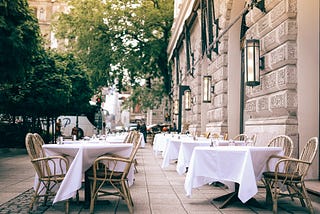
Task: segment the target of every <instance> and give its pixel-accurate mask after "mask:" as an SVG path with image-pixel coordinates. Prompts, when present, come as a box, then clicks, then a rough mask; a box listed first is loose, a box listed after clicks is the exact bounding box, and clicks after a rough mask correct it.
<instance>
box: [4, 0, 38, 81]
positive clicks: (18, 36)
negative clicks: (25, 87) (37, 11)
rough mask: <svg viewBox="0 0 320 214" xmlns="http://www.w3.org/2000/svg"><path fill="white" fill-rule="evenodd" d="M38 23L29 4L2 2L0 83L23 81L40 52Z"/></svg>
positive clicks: (16, 0)
mask: <svg viewBox="0 0 320 214" xmlns="http://www.w3.org/2000/svg"><path fill="white" fill-rule="evenodd" d="M39 32H40V31H39V26H38V23H37V20H36V19H35V17H34V16H33V15H32V13H31V12H30V11H29V7H28V3H27V0H15V1H10V0H2V1H1V2H0V83H4V82H6V83H8V82H15V81H19V80H21V79H23V78H24V77H25V76H26V72H27V71H28V69H30V66H31V65H30V62H31V59H32V57H33V56H34V55H36V54H37V52H38V51H39V49H41V37H40V36H39V35H40V34H39Z"/></svg>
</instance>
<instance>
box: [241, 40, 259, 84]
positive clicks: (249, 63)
mask: <svg viewBox="0 0 320 214" xmlns="http://www.w3.org/2000/svg"><path fill="white" fill-rule="evenodd" d="M244 51H245V52H244V54H245V55H244V57H245V59H244V69H245V82H246V85H247V86H252V87H253V86H257V85H260V69H264V57H262V58H260V42H259V40H257V39H249V40H246V46H245V49H244Z"/></svg>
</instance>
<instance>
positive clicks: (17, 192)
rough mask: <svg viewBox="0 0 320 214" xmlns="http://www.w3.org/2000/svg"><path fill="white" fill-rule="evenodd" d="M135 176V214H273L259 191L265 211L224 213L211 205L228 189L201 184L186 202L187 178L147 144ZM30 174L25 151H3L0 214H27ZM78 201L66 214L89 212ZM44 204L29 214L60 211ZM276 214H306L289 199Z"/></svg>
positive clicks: (101, 207)
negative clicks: (162, 165) (163, 161)
mask: <svg viewBox="0 0 320 214" xmlns="http://www.w3.org/2000/svg"><path fill="white" fill-rule="evenodd" d="M137 161H138V166H137V167H138V173H136V174H135V183H134V185H133V186H132V187H131V188H130V190H131V194H132V196H133V200H134V204H135V206H134V210H135V213H138V214H140V213H141V214H167V213H174V214H205V213H219V214H224V213H225V214H228V213H230V214H231V213H239V214H241V213H263V214H264V213H272V208H271V207H265V202H264V200H265V190H264V189H263V188H259V193H258V194H257V195H256V196H255V199H256V200H257V201H258V202H259V203H260V204H261V205H262V207H263V208H256V207H253V206H249V205H244V204H242V203H238V202H237V203H234V204H231V205H229V206H228V207H226V208H224V209H219V208H218V207H219V205H221V202H216V201H215V202H213V203H211V202H212V198H214V197H217V196H221V195H224V194H226V193H227V192H228V189H226V188H224V187H223V186H221V185H218V186H213V185H205V186H202V187H200V188H196V189H193V192H192V197H191V198H188V197H186V195H185V191H184V179H185V176H180V175H178V173H177V172H176V169H175V168H176V164H175V163H174V162H172V163H171V164H170V166H169V167H167V168H165V169H162V168H161V163H162V157H161V155H155V154H154V153H153V151H152V147H151V146H150V144H146V147H145V148H142V149H140V150H139V152H138V154H137ZM33 182H34V171H33V168H32V165H31V163H30V161H29V158H28V157H27V155H26V153H25V152H22V153H18V154H15V155H13V153H10V152H5V153H3V152H2V153H1V154H0V204H1V205H0V214H7V213H27V212H28V206H29V203H30V198H31V195H32V191H33V190H32V186H33ZM79 192H80V202H79V203H77V202H76V201H75V200H73V201H71V203H70V213H84V214H86V213H89V210H88V209H86V208H84V203H83V194H84V191H83V189H81V190H80V191H79ZM118 202H119V206H118V209H117V211H116V213H118V214H122V213H128V208H127V206H126V204H125V203H124V202H123V200H118V198H117V199H116V198H111V199H110V198H109V201H108V202H106V201H98V202H97V204H96V206H95V213H115V204H117V203H118ZM319 202H320V201H319V197H314V198H313V202H312V204H313V206H314V208H315V213H320V203H319ZM48 204H49V205H48V206H43V205H41V204H40V205H39V206H38V207H37V209H36V210H35V211H34V212H33V213H36V214H38V213H45V214H55V213H64V205H65V203H64V202H58V203H56V204H54V205H50V202H49V203H48ZM279 213H308V212H307V210H306V209H305V208H303V207H301V205H300V203H298V200H295V201H294V202H292V201H291V200H290V199H285V200H281V201H280V202H279Z"/></svg>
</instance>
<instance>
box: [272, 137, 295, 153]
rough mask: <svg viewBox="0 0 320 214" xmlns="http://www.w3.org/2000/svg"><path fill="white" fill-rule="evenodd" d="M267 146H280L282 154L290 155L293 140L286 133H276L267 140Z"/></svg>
mask: <svg viewBox="0 0 320 214" xmlns="http://www.w3.org/2000/svg"><path fill="white" fill-rule="evenodd" d="M268 147H282V149H283V156H285V157H291V155H292V151H293V141H292V139H291V138H290V137H289V136H287V135H278V136H276V137H274V138H272V139H271V140H270V141H269V143H268ZM272 157H275V156H272Z"/></svg>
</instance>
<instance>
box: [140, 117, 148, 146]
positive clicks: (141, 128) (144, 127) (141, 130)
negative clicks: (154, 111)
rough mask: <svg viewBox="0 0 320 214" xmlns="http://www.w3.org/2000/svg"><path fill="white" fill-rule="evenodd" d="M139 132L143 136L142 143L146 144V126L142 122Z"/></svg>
mask: <svg viewBox="0 0 320 214" xmlns="http://www.w3.org/2000/svg"><path fill="white" fill-rule="evenodd" d="M140 132H141V133H142V134H143V139H144V142H145V143H147V126H146V123H145V122H144V121H142V124H141V126H140Z"/></svg>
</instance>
